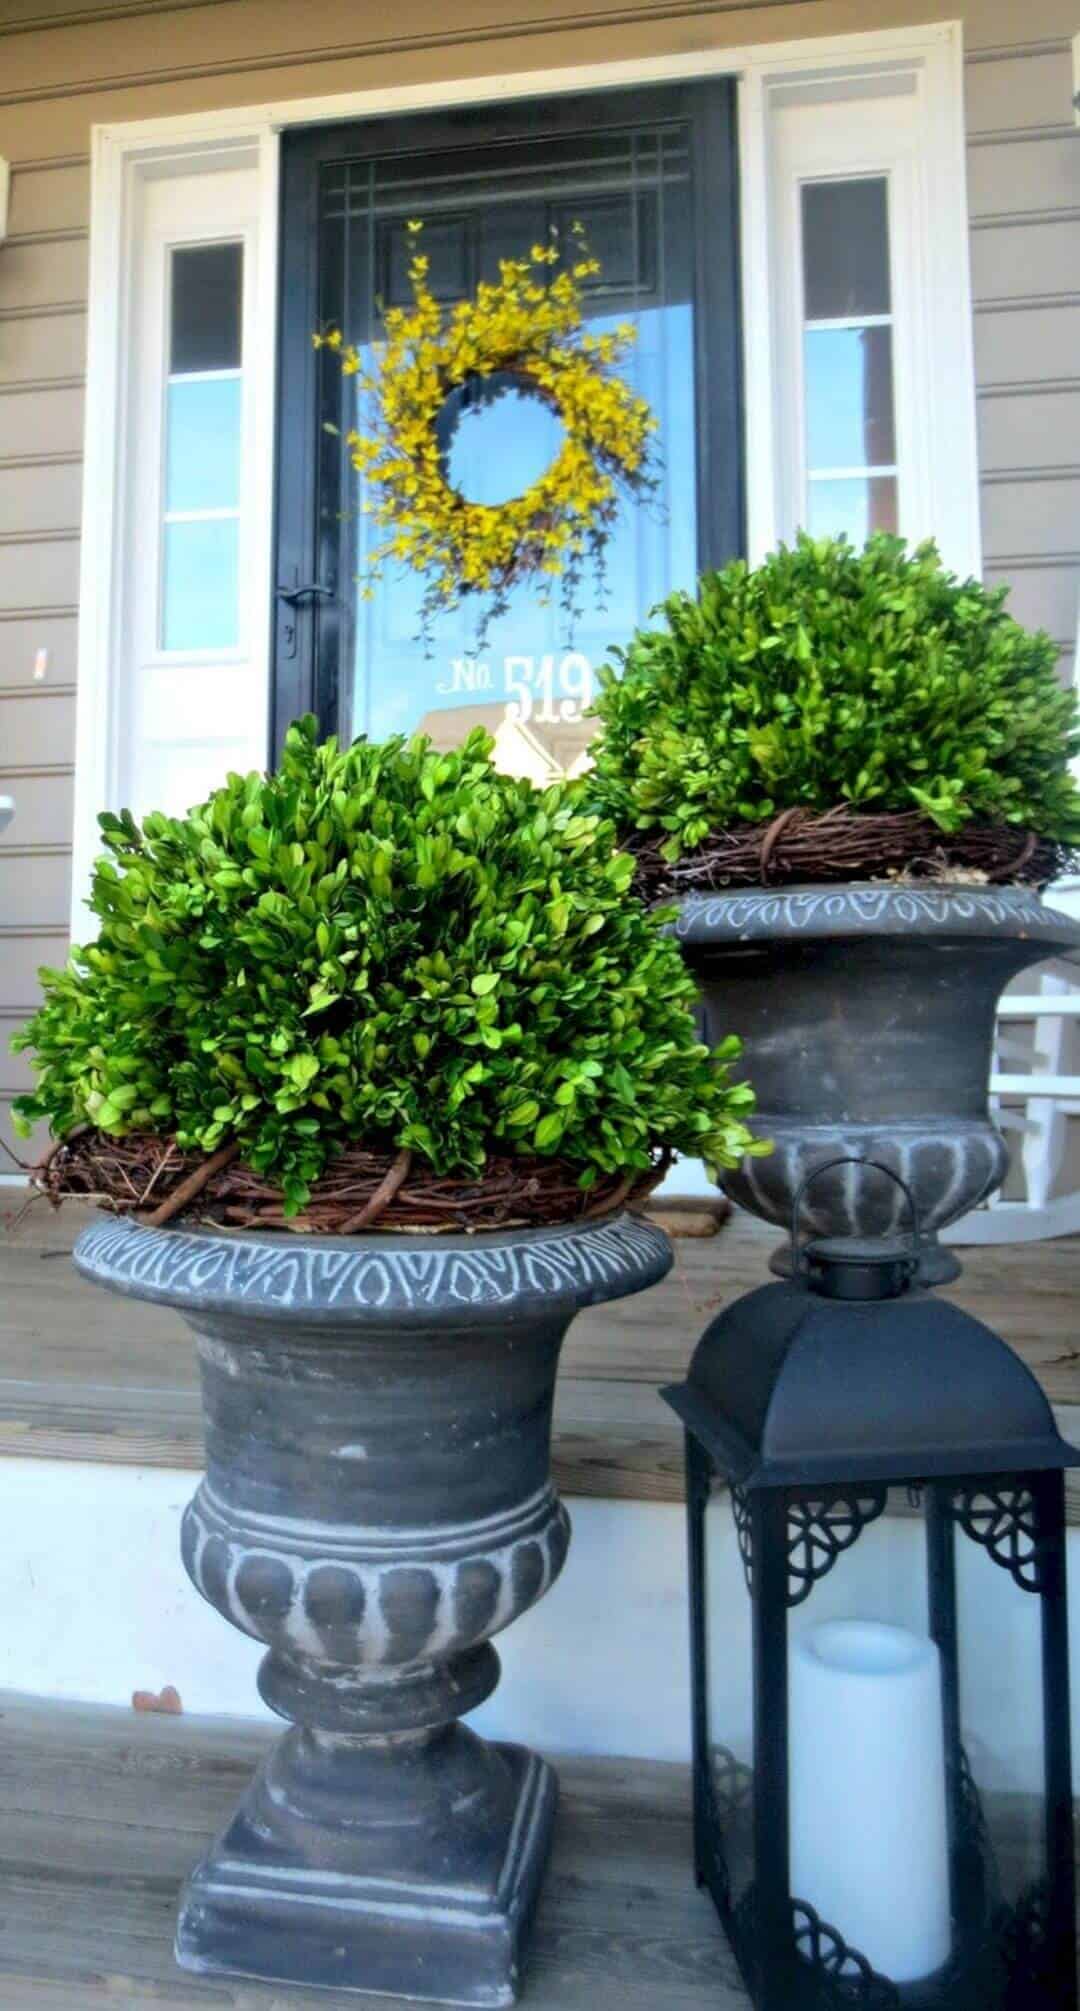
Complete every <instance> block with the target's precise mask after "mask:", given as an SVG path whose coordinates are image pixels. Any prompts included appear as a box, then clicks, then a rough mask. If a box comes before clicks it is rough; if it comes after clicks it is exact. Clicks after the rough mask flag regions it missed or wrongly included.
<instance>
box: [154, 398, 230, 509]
mask: <svg viewBox="0 0 1080 2011" xmlns="http://www.w3.org/2000/svg"><path fill="white" fill-rule="evenodd" d="M240 382H241V380H240V378H239V377H193V378H192V377H189V378H181V379H180V380H179V381H178V382H177V383H173V384H170V385H169V390H168V411H167V415H166V427H167V434H166V438H167V447H166V461H165V508H166V509H167V510H231V509H235V508H236V507H237V505H238V503H239V501H240Z"/></svg>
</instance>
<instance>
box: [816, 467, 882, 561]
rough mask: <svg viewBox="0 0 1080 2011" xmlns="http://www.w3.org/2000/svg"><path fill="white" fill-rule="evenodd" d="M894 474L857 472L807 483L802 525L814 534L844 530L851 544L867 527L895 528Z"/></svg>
mask: <svg viewBox="0 0 1080 2011" xmlns="http://www.w3.org/2000/svg"><path fill="white" fill-rule="evenodd" d="M896 519H897V498H896V476H895V475H859V476H854V477H851V478H845V479H844V480H843V481H839V482H814V481H811V482H809V483H808V484H807V505H806V528H807V530H808V531H811V532H812V533H813V535H814V537H816V538H822V537H839V536H840V533H841V532H842V531H844V532H846V533H847V536H848V537H849V538H850V540H851V542H852V544H853V545H856V546H861V545H864V544H865V543H866V540H867V538H868V537H869V536H870V533H871V531H895V530H896Z"/></svg>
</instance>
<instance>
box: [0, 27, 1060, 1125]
mask: <svg viewBox="0 0 1080 2011" xmlns="http://www.w3.org/2000/svg"><path fill="white" fill-rule="evenodd" d="M956 11H957V6H956V4H955V0H954V4H953V5H950V4H947V0H946V4H940V0H938V4H935V0H926V4H920V0H872V4H871V0H793V4H790V5H789V4H779V0H759V4H750V5H744V6H732V5H729V4H725V0H716V4H688V5H686V6H685V7H683V8H682V9H681V10H680V7H679V6H678V5H673V4H666V5H665V4H662V0H661V4H659V5H657V4H656V0H636V4H633V0H601V4H597V0H593V4H592V5H590V6H589V7H588V9H587V11H585V12H582V11H581V10H577V11H575V10H572V9H569V8H567V7H566V6H565V4H564V0H525V4H524V5H523V6H522V7H521V8H519V9H516V10H514V12H513V15H512V17H511V19H510V20H509V21H508V20H507V17H506V13H505V11H504V10H503V9H502V8H501V7H500V5H499V4H498V0H463V4H459V5H458V6H457V7H455V8H453V9H447V8H446V7H445V5H444V4H443V0H403V4H402V6H401V7H399V8H398V9H396V10H384V9H358V8H357V7H356V5H355V0H318V4H317V5H312V6H309V7H297V6H296V4H295V0H217V4H206V0H194V4H192V0H187V4H185V5H182V6H176V5H172V4H170V3H169V0H0V153H3V154H5V155H7V156H8V157H9V158H10V159H11V160H12V162H13V166H14V177H13V183H12V203H11V215H10V233H11V235H10V237H9V239H8V241H7V243H6V244H5V245H3V246H2V247H0V793H9V794H11V795H14V796H15V797H16V799H17V804H18V811H17V816H16V819H15V821H14V822H13V824H12V825H11V826H10V827H9V829H8V831H7V832H6V833H5V834H4V836H3V837H0V1139H4V1138H9V1137H10V1122H9V1120H10V1101H11V1097H12V1095H13V1094H15V1093H16V1091H17V1089H18V1088H19V1087H21V1086H22V1085H23V1083H24V1081H25V1080H26V1071H25V1066H24V1064H23V1063H22V1062H20V1061H16V1060H15V1059H14V1058H13V1057H10V1056H9V1055H8V1054H7V1035H8V1033H9V1032H10V1031H11V1029H12V1027H13V1026H14V1025H15V1024H16V1023H17V1022H18V1019H19V1018H20V1017H21V1016H22V1015H23V1014H24V1013H25V1011H26V1010H27V1009H28V1008H30V1007H31V1006H32V1004H33V1000H34V995H35V988H36V987H35V975H34V974H35V971H36V968H37V966H38V965H39V964H40V963H43V962H48V963H55V962H57V961H58V960H60V959H61V958H62V956H63V953H64V949H65V940H66V939H65V932H64V920H65V915H66V911H67V899H68V894H67V887H68V873H69V871H70V842H71V807H72V767H73V759H74V687H75V681H76V665H75V607H76V599H77V579H78V542H77V535H76V529H77V525H78V522H79V506H80V498H79V478H80V461H81V451H82V430H83V412H84V379H85V345H86V271H87V252H88V244H87V229H88V218H89V186H90V178H89V150H90V127H91V124H92V123H93V122H95V121H100V120H108V121H117V120H122V119H127V118H142V119H145V118H153V117H155V116H158V115H167V114H177V113H183V112H185V111H202V110H205V109H209V108H212V107H216V106H230V105H244V104H258V103H261V102H264V101H265V100H267V99H271V98H278V99H287V98H292V97H306V96H320V95H325V94H328V93H332V92H335V91H349V90H357V89H364V88H372V87H378V86H383V85H392V84H400V83H403V82H408V81H418V82H423V81H429V80H441V79H444V78H447V77H453V76H455V75H470V74H471V75H476V74H497V73H498V72H500V71H512V70H521V69H527V68H530V67H535V68H538V69H539V68H554V67H563V66H571V65H573V64H575V63H576V64H581V65H584V64H588V63H592V62H597V61H603V60H605V59H608V58H610V57H611V56H612V54H618V55H619V56H621V57H625V58H633V57H638V56H646V55H652V54H662V53H674V52H680V51H683V50H696V49H700V48H703V47H723V46H725V45H737V44H745V43H749V42H761V41H770V40H782V39H788V38H796V37H803V36H813V35H815V34H820V35H834V34H843V33H848V32H854V31H858V30H866V29H868V28H871V27H875V26H877V27H883V28H884V27H895V26H901V25H904V24H905V23H918V22H923V21H926V20H929V19H933V18H938V19H947V18H949V17H951V16H952V15H953V14H954V13H955V12H956ZM1074 17H1075V18H1074ZM1078 21H1080V16H1076V9H1075V0H1032V4H1030V5H1026V6H1025V5H1021V4H1020V0H969V4H968V19H967V26H966V39H967V48H968V63H967V71H966V75H967V92H968V127H969V132H970V136H971V152H970V158H969V175H970V197H971V212H972V263H973V272H974V280H975V292H976V322H975V341H976V369H977V377H978V385H979V412H980V441H981V455H982V464H983V473H984V489H983V521H984V536H985V547H986V572H987V576H988V577H989V578H991V579H995V580H997V579H1000V580H1003V581H1006V582H1007V583H1008V584H1009V585H1010V587H1011V588H1012V594H1013V599H1012V605H1013V607H1014V609H1015V612H1016V613H1017V614H1018V615H1019V617H1020V618H1021V619H1022V620H1024V621H1029V622H1037V623H1039V624H1040V625H1044V626H1046V627H1047V628H1049V629H1050V631H1051V633H1052V634H1053V635H1054V636H1055V638H1056V639H1057V640H1058V641H1059V642H1060V643H1061V644H1062V645H1063V646H1064V645H1068V647H1069V649H1070V652H1071V648H1072V643H1073V639H1074V632H1075V622H1076V593H1077V579H1078V572H1080V360H1078V359H1080V141H1078V140H1077V138H1076V136H1075V135H1074V133H1073V128H1072V124H1071V112H1070V109H1069V78H1070V72H1069V58H1068V37H1069V36H1070V35H1071V34H1072V32H1073V30H1074V29H1075V27H1076V26H1077V25H1078ZM615 31H617V34H616V41H615V42H613V40H612V36H613V33H614V32H615ZM39 649H45V650H47V651H48V670H47V676H46V679H45V681H44V682H42V681H40V680H38V679H36V678H35V672H34V662H35V656H36V653H37V651H38V650H39ZM0 1158H2V1154H0Z"/></svg>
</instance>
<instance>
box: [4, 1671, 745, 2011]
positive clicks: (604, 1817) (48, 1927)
mask: <svg viewBox="0 0 1080 2011" xmlns="http://www.w3.org/2000/svg"><path fill="white" fill-rule="evenodd" d="M272 1737H273V1732H272V1731H267V1730H264V1729H263V1728H262V1727H257V1726H251V1725H244V1724H235V1723H231V1722H229V1721H225V1720H219V1721H216V1722H210V1721H207V1720H199V1719H186V1718H168V1717H153V1716H138V1715H136V1714H134V1713H131V1712H125V1711H117V1710H106V1709H101V1708H94V1707H89V1706H84V1705H75V1704H65V1703H43V1702H40V1701H37V1700H33V1699H28V1698H20V1697H15V1696H12V1695H10V1694H3V1693H0V2003H2V2004H3V2006H4V2011H61V2007H63V2011H70V2007H71V2006H72V2005H73V2004H75V2003H78V2004H79V2005H84V2004H86V2005H93V2004H98V2003H100V2004H102V2005H106V2004H115V2003H117V2002H118V2001H119V2002H121V2003H123V2004H125V2005H129V2006H131V2007H132V2011H138V2007H140V2006H147V2007H149V2006H151V2005H168V2006H172V2007H174V2011H197V2007H198V2006H200V2005H203V2004H207V2005H210V2004H222V2005H228V2006H232V2007H233V2011H288V2007H292V2006H297V2007H299V2006H301V2005H308V2004H310V2005H311V2007H312V2011H318V2007H320V2006H321V2007H322V2011H332V2007H336V2006H340V2007H341V2011H345V2007H346V2006H349V2005H351V2006H353V2007H355V2006H356V2005H357V2003H358V2002H363V2001H364V2000H363V1999H359V2000H358V1999H357V1997H356V1996H355V1995H352V1994H344V1993H341V1992H338V1991H332V1992H328V1991H323V1990H320V1991H305V1990H295V1989H293V1988H292V1987H291V1986H289V1987H288V1988H285V1987H283V1986H276V1987H275V1986H274V1985H263V1984H257V1983H253V1982H241V1981H239V1980H238V1981H235V1982H233V1981H230V1980H227V1979H224V1978H221V1979H217V1980H215V1981H213V1982H209V1981H208V1982H203V1981H200V1980H198V1979H196V1978H193V1977H188V1976H185V1975H184V1974H183V1973H182V1972H181V1971H180V1970H178V1969H177V1968H176V1967H175V1965H174V1963H173V1959H172V1933H173V1921H174V1916H175V1910H176V1899H177V1894H178V1891H179V1887H180V1884H181V1881H182V1879H183V1877H184V1875H185V1873H186V1872H187V1871H188V1870H189V1869H190V1867H191V1865H192V1864H193V1862H194V1861H195V1859H196V1858H197V1857H198V1855H199V1854H200V1852H201V1850H202V1848H203V1847H204V1845H205V1844H206V1843H207V1842H208V1841H209V1839H210V1838H211V1836H212V1835H213V1834H214V1833H215V1832H216V1831H217V1830H218V1829H219V1828H220V1826H221V1825H222V1823H223V1822H224V1821H225V1819H226V1818H227V1816H228V1815H229V1813H230V1812H231V1810H232V1808H233V1807H234V1805H235V1803H236V1801H237V1799H238V1797H239V1795H240V1793H241V1792H242V1790H243V1787H244V1785H245V1784H246V1781H247V1779H248V1778H249V1776H250V1773H251V1770H252V1768H253V1766H254V1765H255V1762H256V1760H257V1759H258V1757H259V1755H260V1754H261V1753H262V1751H263V1750H264V1748H265V1746H266V1744H267V1742H268V1740H269V1739H270V1738H272ZM559 1773H560V1776H561V1780H562V1797H561V1802H560V1809H559V1816H558V1823H557V1829H556V1838H555V1849H554V1854H553V1858H552V1863H551V1867H550V1870H549V1874H548V1878H547V1882H546V1885H545V1888H544V1895H543V1898H542V1900H541V1904H540V1909H539V1914H538V1918H537V1925H536V1931H535V1939H534V1943H533V1951H532V1956H531V1959H530V1961H529V1965H528V1969H527V1971H526V1979H525V1991H524V1996H523V2005H524V2011H655V2007H656V2006H657V2005H658V2004H660V2003H662V2004H664V2005H665V2007H667V2011H746V2006H747V2001H748V2000H747V1999H746V1997H745V1996H744V1994H743V1992H742V1991H741V1989H740V1988H739V1986H738V1983H737V1979H736V1974H735V1968H734V1963H733V1960H732V1957H731V1954H730V1951H729V1949H728V1947H727V1943H726V1942H725V1940H724V1937H723V1934H722V1933H721V1931H720V1928H719V1925H718V1922H717V1920H716V1916H715V1913H714V1911H713V1908H712V1905H711V1903H710V1901H709V1900H708V1899H707V1898H706V1897H705V1896H704V1894H702V1893H699V1892H698V1891H696V1890H695V1887H694V1882H693V1877H692V1873H691V1870H690V1862H691V1860H690V1815H689V1777H688V1770H687V1769H686V1768H683V1767H675V1766H665V1765H661V1764H659V1763H656V1762H651V1761H641V1760H634V1761H625V1760H597V1759H587V1760H562V1761H560V1762H559ZM370 2001H371V2003H372V2007H373V2011H377V2007H378V2006H383V2007H385V2011H395V2007H396V2011H403V2006H402V2004H401V2000H399V1999H397V1998H388V1997H379V1998H372V1999H371V2000H370Z"/></svg>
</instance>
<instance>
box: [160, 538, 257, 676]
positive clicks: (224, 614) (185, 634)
mask: <svg viewBox="0 0 1080 2011" xmlns="http://www.w3.org/2000/svg"><path fill="white" fill-rule="evenodd" d="M239 532H240V526H239V523H238V522H237V519H236V518H235V517H226V518H224V519H222V518H218V519H216V520H213V521H211V522H209V523H205V522H204V523H195V524H166V526H165V563H164V590H163V593H162V622H161V644H162V648H163V649H233V648H235V646H236V642H237V592H236V587H237V556H238V551H239Z"/></svg>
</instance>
